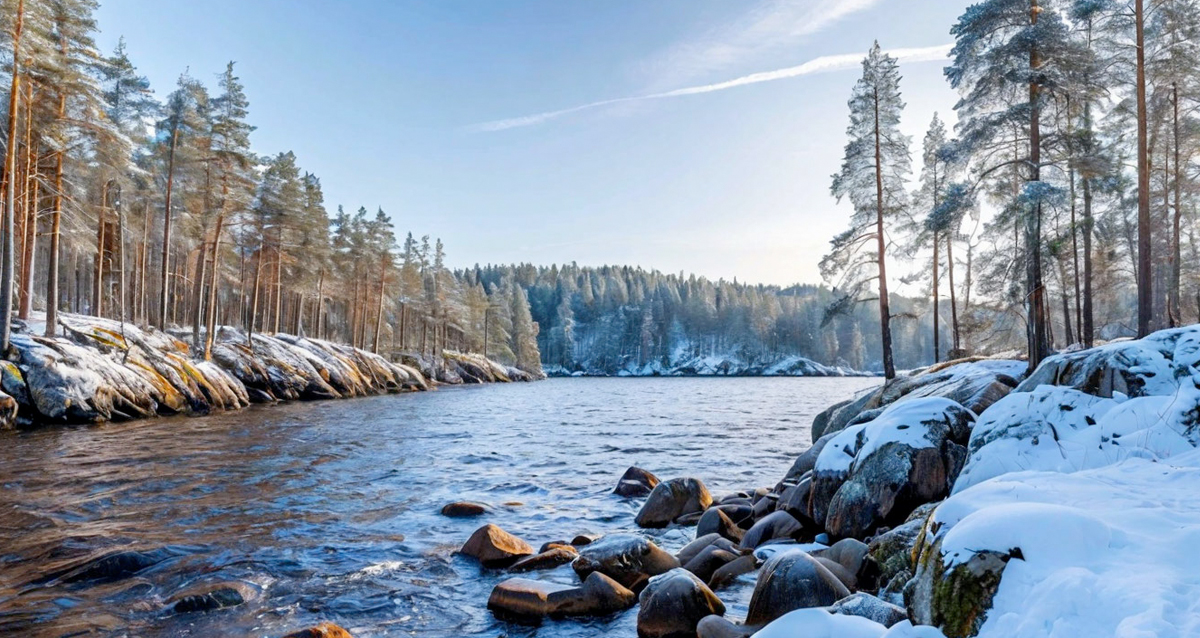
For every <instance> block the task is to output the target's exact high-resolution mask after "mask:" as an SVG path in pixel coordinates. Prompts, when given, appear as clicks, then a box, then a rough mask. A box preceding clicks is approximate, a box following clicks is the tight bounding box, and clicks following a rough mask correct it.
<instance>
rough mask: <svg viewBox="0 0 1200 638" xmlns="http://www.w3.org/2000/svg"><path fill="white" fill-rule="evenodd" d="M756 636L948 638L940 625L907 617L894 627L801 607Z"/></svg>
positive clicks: (795, 637)
mask: <svg viewBox="0 0 1200 638" xmlns="http://www.w3.org/2000/svg"><path fill="white" fill-rule="evenodd" d="M754 638H945V636H944V635H943V634H942V632H941V631H938V629H937V628H936V627H928V626H916V627H914V626H913V624H912V623H911V622H909V621H907V620H905V621H902V622H900V623H897V624H896V625H895V626H893V627H892V628H891V629H888V628H887V627H884V626H883V625H881V624H879V623H877V622H875V621H874V620H869V619H867V618H860V617H858V616H846V615H842V614H831V613H829V612H827V611H825V610H824V609H821V608H811V609H797V610H796V611H793V612H789V613H787V614H784V615H783V616H780V617H779V618H777V619H775V620H774V621H772V622H771V623H770V624H768V625H767V626H766V627H763V628H762V629H761V630H759V631H758V632H757V633H755V634H754Z"/></svg>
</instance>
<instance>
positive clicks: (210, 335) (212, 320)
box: [204, 204, 225, 361]
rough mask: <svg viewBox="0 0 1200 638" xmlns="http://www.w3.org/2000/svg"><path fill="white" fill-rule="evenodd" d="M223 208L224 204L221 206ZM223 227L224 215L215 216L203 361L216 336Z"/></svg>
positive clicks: (209, 355) (209, 354) (208, 359)
mask: <svg viewBox="0 0 1200 638" xmlns="http://www.w3.org/2000/svg"><path fill="white" fill-rule="evenodd" d="M222 206H224V204H222ZM224 226H225V214H224V212H222V213H221V214H219V215H217V225H216V228H215V229H214V230H213V255H212V261H213V267H212V278H211V279H210V280H209V283H208V317H207V321H205V327H204V360H205V361H211V360H212V347H213V342H214V341H215V339H216V334H217V285H218V284H219V283H220V279H219V278H218V277H217V275H218V274H219V273H220V270H221V269H220V261H219V259H220V257H221V231H222V230H223V229H224Z"/></svg>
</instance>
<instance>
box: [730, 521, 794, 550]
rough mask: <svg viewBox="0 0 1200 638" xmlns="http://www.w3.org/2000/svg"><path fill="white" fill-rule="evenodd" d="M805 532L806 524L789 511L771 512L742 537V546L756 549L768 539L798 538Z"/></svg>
mask: <svg viewBox="0 0 1200 638" xmlns="http://www.w3.org/2000/svg"><path fill="white" fill-rule="evenodd" d="M803 532H804V525H803V524H802V523H801V522H800V521H798V520H796V517H794V516H792V515H791V514H788V513H787V512H771V513H770V514H767V515H766V516H765V517H763V518H762V519H760V520H759V521H758V522H757V523H755V524H754V527H751V528H750V531H748V532H746V535H745V536H744V537H742V542H741V546H742V547H743V548H744V549H754V548H756V547H758V546H759V545H762V544H764V543H766V542H767V541H772V540H776V539H781V538H788V539H793V538H796V537H797V536H799V535H800V534H801V533H803Z"/></svg>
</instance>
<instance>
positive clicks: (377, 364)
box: [0, 315, 533, 428]
mask: <svg viewBox="0 0 1200 638" xmlns="http://www.w3.org/2000/svg"><path fill="white" fill-rule="evenodd" d="M59 326H60V331H59V332H60V336H58V337H54V338H46V337H43V336H41V335H42V332H43V330H42V329H41V326H39V325H38V324H29V325H25V324H21V323H18V325H17V326H16V329H15V331H14V333H13V335H12V339H11V348H10V350H9V352H7V353H5V357H4V359H3V360H0V428H4V427H11V426H13V425H15V424H38V423H94V422H101V421H120V420H127V419H133V418H145V417H151V416H155V415H164V414H206V413H209V412H212V411H216V410H236V409H239V408H243V407H246V406H247V405H249V404H251V403H265V402H274V401H292V400H319V399H338V398H346V397H357V396H367V395H373V394H385V393H396V392H407V391H418V390H428V389H429V388H430V387H431V386H432V385H433V384H434V383H490V382H509V381H529V380H532V379H533V377H532V376H531V375H529V374H527V373H525V372H522V371H520V370H516V369H514V368H509V367H506V366H502V365H500V364H497V363H495V362H493V361H490V360H488V359H486V358H484V357H482V356H479V355H473V354H462V353H456V352H447V353H444V356H443V357H440V358H438V359H436V360H435V359H433V358H431V357H425V358H416V357H408V358H407V362H402V363H397V362H392V361H389V360H387V359H385V358H384V357H382V356H380V355H377V354H374V353H371V352H367V351H365V350H361V349H358V348H352V347H350V346H346V345H341V344H337V343H333V342H329V341H324V340H320V339H312V338H307V337H298V336H294V335H287V334H274V335H261V334H255V335H254V336H253V339H249V338H247V336H246V335H245V334H244V333H242V332H240V331H238V330H236V329H232V328H228V327H225V328H221V329H220V330H219V332H218V333H217V334H216V338H215V339H214V344H213V349H212V358H211V360H207V361H206V360H204V359H203V358H199V357H198V356H197V353H196V352H195V351H194V350H195V349H193V348H190V347H189V345H188V344H187V343H186V342H185V341H183V340H182V339H180V338H176V337H175V336H172V335H171V334H169V333H165V332H160V331H158V330H154V329H140V328H138V327H136V326H134V325H132V324H127V323H119V322H116V321H112V320H107V319H100V318H96V317H86V316H80V315H62V316H60V321H59Z"/></svg>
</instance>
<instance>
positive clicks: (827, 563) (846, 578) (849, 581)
mask: <svg viewBox="0 0 1200 638" xmlns="http://www.w3.org/2000/svg"><path fill="white" fill-rule="evenodd" d="M813 559H814V560H816V561H817V562H818V563H821V566H822V567H824V568H825V569H828V570H829V573H831V574H833V575H834V576H837V579H838V580H839V581H841V582H842V584H843V585H845V586H846V589H848V590H850V591H854V590H855V588H856V587H857V586H858V579H857V578H856V577H855V576H854V574H851V573H850V572H849V571H847V570H846V568H845V567H843V566H842V564H841V563H838V562H835V561H832V560H830V559H828V558H825V557H824V556H813Z"/></svg>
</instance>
